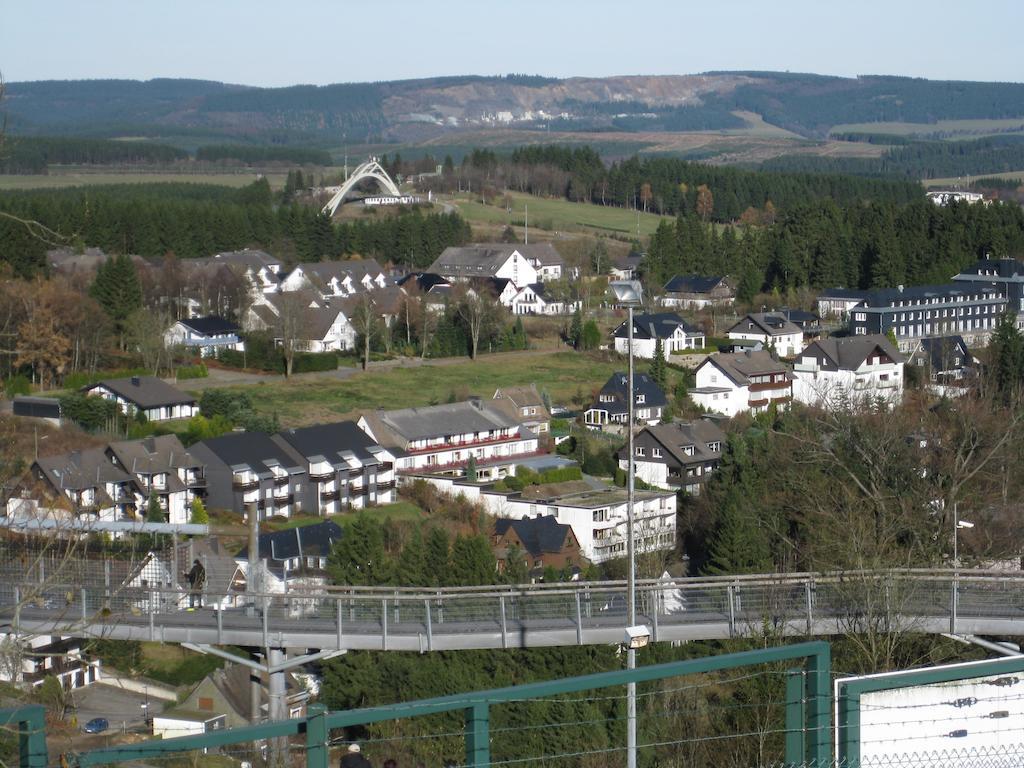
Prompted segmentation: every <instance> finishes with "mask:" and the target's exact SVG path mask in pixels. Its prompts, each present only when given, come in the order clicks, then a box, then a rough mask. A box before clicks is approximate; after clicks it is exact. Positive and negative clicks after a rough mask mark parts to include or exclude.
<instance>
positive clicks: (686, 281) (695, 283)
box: [665, 275, 725, 293]
mask: <svg viewBox="0 0 1024 768" xmlns="http://www.w3.org/2000/svg"><path fill="white" fill-rule="evenodd" d="M724 279H725V277H724V276H723V275H716V276H713V277H702V276H701V275H676V276H675V277H673V278H672V279H671V280H669V281H668V282H667V283H666V284H665V290H666V291H667V292H668V293H707V292H708V291H710V290H711V289H713V288H715V287H716V286H717V285H718V284H719V283H720V282H722V281H723V280H724Z"/></svg>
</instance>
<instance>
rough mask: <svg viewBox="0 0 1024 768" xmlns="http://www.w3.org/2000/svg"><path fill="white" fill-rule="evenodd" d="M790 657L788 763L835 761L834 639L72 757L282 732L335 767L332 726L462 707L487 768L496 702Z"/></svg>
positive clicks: (30, 753)
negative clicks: (792, 663)
mask: <svg viewBox="0 0 1024 768" xmlns="http://www.w3.org/2000/svg"><path fill="white" fill-rule="evenodd" d="M788 661H802V662H803V664H802V666H801V667H798V668H793V669H792V670H790V672H789V673H788V675H787V684H786V705H785V706H786V729H787V736H786V740H785V762H786V764H787V765H788V766H803V765H815V766H822V765H827V764H829V763H830V762H831V738H830V734H831V730H830V708H831V690H830V672H831V651H830V647H829V644H828V643H826V642H807V643H798V644H794V645H788V646H782V647H778V648H767V649H763V650H756V651H744V652H741V653H732V654H725V655H721V656H713V657H710V658H703V659H691V660H688V661H676V662H670V663H667V664H658V665H652V666H647V667H640V668H638V669H635V670H616V671H612V672H601V673H597V674H592V675H582V676H578V677H568V678H562V679H559V680H550V681H547V682H542V683H531V684H528V685H518V686H514V687H509V688H497V689H492V690H486V691H474V692H470V693H463V694H456V695H454V696H442V697H439V698H433V699H422V700H419V701H413V702H407V703H401V704H391V705H387V706H381V707H371V708H366V709H356V710H350V711H347V712H327V711H326V709H325V708H324V707H323V706H321V705H316V704H315V705H311V706H310V707H309V712H308V714H307V716H306V717H305V718H299V719H294V720H283V721H278V722H270V723H265V724H262V725H254V726H248V727H245V728H234V729H229V730H224V731H214V732H211V733H206V734H202V735H197V736H183V737H180V738H174V739H165V740H154V741H147V742H142V743H139V744H131V745H125V746H117V747H109V748H106V749H99V750H94V751H91V752H83V753H81V754H75V755H70V756H68V763H69V764H70V765H71V766H77V768H89V767H90V766H98V765H109V764H112V763H121V762H126V761H144V760H147V759H151V760H152V759H156V758H161V757H168V756H170V755H173V754H175V753H182V752H191V751H194V750H202V749H210V748H215V747H223V746H227V745H230V744H243V743H244V744H251V743H253V742H257V741H263V740H269V739H275V738H281V737H294V736H304V737H305V742H306V743H305V747H306V765H307V768H328V735H329V732H330V730H331V729H332V728H348V727H352V726H357V725H368V724H370V723H377V722H382V721H386V720H399V719H405V718H411V717H420V716H423V715H432V714H437V713H441V712H453V711H460V710H461V711H462V712H464V714H465V744H466V765H467V766H472V768H485V767H486V766H489V765H490V764H491V750H490V708H491V707H492V706H493V705H496V704H502V703H507V702H512V701H519V700H523V699H526V698H540V697H548V696H557V695H560V694H566V693H576V692H580V691H589V690H594V689H601V688H608V687H612V686H621V685H625V684H627V683H629V682H635V683H644V682H651V681H656V680H662V679H665V678H669V677H680V676H684V675H697V674H703V673H707V672H718V671H722V670H729V669H736V668H739V667H748V666H756V665H761V664H772V663H777V662H788ZM32 710H33V712H34V713H35V714H33V715H32V716H31V717H36V718H38V719H37V720H33V719H31V717H30V716H29V715H28V714H22V715H17V717H22V718H23V719H22V720H18V722H19V723H21V722H25V723H30V724H35V725H29V726H28V727H27V729H26V730H25V731H24V732H25V733H26V734H27V735H26V745H27V746H26V748H25V749H24V750H23V752H22V762H21V767H22V768H42V766H45V765H46V751H45V743H44V744H43V745H42V747H40V744H39V741H38V738H39V737H38V736H37V733H38V731H37V730H36V728H41V723H42V719H41V718H42V708H40V707H35V708H32ZM19 711H20V712H22V713H26V712H28V710H19ZM32 739H36V741H32ZM40 749H42V752H41V754H42V758H41V761H40V758H39V754H40V752H39V750H40ZM33 760H36V762H33Z"/></svg>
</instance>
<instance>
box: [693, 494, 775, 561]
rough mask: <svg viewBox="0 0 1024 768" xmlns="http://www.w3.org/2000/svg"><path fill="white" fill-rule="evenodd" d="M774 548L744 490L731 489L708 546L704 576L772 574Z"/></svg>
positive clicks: (719, 512)
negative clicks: (772, 550)
mask: <svg viewBox="0 0 1024 768" xmlns="http://www.w3.org/2000/svg"><path fill="white" fill-rule="evenodd" d="M773 568H774V565H773V563H772V555H771V545H770V542H769V538H768V535H767V532H766V531H765V530H764V528H763V527H762V526H761V525H760V523H759V521H758V519H757V515H756V512H754V508H753V505H752V504H751V500H750V499H749V498H747V496H746V493H745V489H744V488H743V487H742V486H735V485H734V486H731V487H730V488H729V489H728V491H726V494H725V498H724V499H723V503H722V505H721V506H720V507H719V511H718V524H717V525H716V526H715V530H714V532H713V533H712V535H711V539H710V541H709V543H708V562H707V564H706V565H705V567H704V570H705V572H707V573H709V574H711V575H715V576H717V575H733V574H739V573H765V572H767V571H771V570H773Z"/></svg>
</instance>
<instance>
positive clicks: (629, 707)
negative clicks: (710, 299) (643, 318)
mask: <svg viewBox="0 0 1024 768" xmlns="http://www.w3.org/2000/svg"><path fill="white" fill-rule="evenodd" d="M608 285H609V287H610V288H611V289H612V291H614V292H615V298H616V299H617V300H618V303H619V306H623V307H626V309H627V311H628V313H629V317H628V318H627V320H626V323H627V325H628V331H627V339H628V344H629V348H628V349H627V350H626V355H627V356H628V358H629V378H628V380H627V390H628V393H629V405H628V409H627V412H626V420H627V423H626V434H627V435H628V443H627V449H626V450H627V451H628V452H629V460H628V462H627V467H628V468H627V470H626V556H627V557H628V558H629V570H628V571H627V573H626V622H627V623H626V626H627V629H626V635H627V637H631V634H632V633H633V632H634V631H635V630H636V629H637V626H636V549H635V547H634V543H633V497H634V493H635V488H634V486H635V484H634V482H633V476H634V474H635V467H634V462H635V457H634V454H635V451H634V449H633V421H634V416H633V411H634V409H635V408H636V397H635V395H634V394H633V307H638V306H640V305H641V303H642V302H643V286H642V285H640V281H639V280H613V281H612V282H611V283H609V284H608ZM631 639H632V640H634V641H631V642H628V643H627V644H626V669H636V649H637V648H638V647H641V648H642V647H643V645H646V644H647V643H646V639H645V641H644V642H643V645H641V644H640V643H639V642H636V641H638V640H639V636H637V637H633V638H631ZM626 766H627V768H636V683H635V682H633V681H630V682H628V683H626Z"/></svg>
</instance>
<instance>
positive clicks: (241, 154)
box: [196, 144, 333, 165]
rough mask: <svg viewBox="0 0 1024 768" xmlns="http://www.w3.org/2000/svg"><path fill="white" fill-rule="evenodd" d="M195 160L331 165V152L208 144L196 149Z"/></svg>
mask: <svg viewBox="0 0 1024 768" xmlns="http://www.w3.org/2000/svg"><path fill="white" fill-rule="evenodd" d="M196 160H197V161H206V162H210V163H222V162H230V161H237V162H240V163H244V164H246V165H263V164H266V163H290V164H292V165H331V163H332V162H333V160H332V158H331V153H330V152H328V151H327V150H326V149H313V148H310V147H282V146H249V145H245V144H210V145H206V146H202V147H199V148H198V149H197V150H196Z"/></svg>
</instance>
